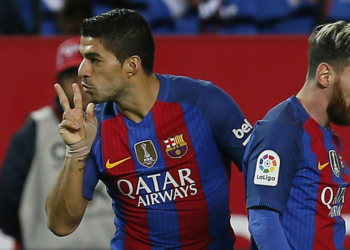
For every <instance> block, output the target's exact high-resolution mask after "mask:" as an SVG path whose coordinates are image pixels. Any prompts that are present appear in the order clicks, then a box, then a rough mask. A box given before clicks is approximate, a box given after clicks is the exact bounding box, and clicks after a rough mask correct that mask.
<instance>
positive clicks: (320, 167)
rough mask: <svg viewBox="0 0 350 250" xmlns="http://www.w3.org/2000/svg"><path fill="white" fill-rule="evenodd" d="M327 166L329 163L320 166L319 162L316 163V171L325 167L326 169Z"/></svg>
mask: <svg viewBox="0 0 350 250" xmlns="http://www.w3.org/2000/svg"><path fill="white" fill-rule="evenodd" d="M328 164H329V162H327V163H325V164H322V165H321V164H320V162H318V170H320V171H321V170H322V169H324V168H325V167H327V166H328Z"/></svg>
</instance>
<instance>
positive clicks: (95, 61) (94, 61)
mask: <svg viewBox="0 0 350 250" xmlns="http://www.w3.org/2000/svg"><path fill="white" fill-rule="evenodd" d="M90 61H91V63H98V62H100V60H97V59H95V58H91V59H90Z"/></svg>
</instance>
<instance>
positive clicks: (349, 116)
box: [327, 66, 350, 126]
mask: <svg viewBox="0 0 350 250" xmlns="http://www.w3.org/2000/svg"><path fill="white" fill-rule="evenodd" d="M327 115H328V117H329V120H330V122H331V123H334V124H336V125H339V126H349V125H350V66H347V67H345V69H344V71H343V72H342V74H341V75H340V76H338V77H337V79H336V81H335V83H334V87H333V91H332V94H331V98H330V100H329V103H328V106H327Z"/></svg>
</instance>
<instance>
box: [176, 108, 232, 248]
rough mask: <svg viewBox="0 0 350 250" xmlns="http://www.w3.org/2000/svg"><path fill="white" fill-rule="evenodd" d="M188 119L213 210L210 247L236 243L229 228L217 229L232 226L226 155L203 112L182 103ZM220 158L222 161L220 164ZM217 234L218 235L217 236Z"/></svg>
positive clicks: (204, 187)
mask: <svg viewBox="0 0 350 250" xmlns="http://www.w3.org/2000/svg"><path fill="white" fill-rule="evenodd" d="M182 108H183V111H184V114H185V116H184V119H185V123H186V127H187V130H188V133H189V136H190V140H191V143H192V146H193V148H194V151H195V155H196V160H197V164H198V166H200V168H199V174H200V178H201V184H202V189H203V192H204V195H205V200H206V203H207V207H208V212H209V218H208V220H209V233H210V236H211V238H212V239H213V240H212V242H211V244H210V246H209V249H218V246H225V245H228V244H232V242H228V239H231V236H230V232H229V230H225V232H217V229H222V228H228V226H229V225H225V224H226V223H227V221H229V219H227V216H229V214H230V211H229V210H228V209H227V208H229V204H228V203H229V200H228V197H229V190H228V188H229V184H228V180H227V173H226V171H225V169H226V168H225V166H224V162H223V161H222V156H221V154H220V152H219V150H218V148H217V145H216V143H215V140H214V138H213V134H212V132H211V131H210V129H209V127H208V125H207V123H206V120H205V118H204V117H203V115H202V113H201V112H200V111H199V110H198V109H197V108H195V107H192V106H188V105H182ZM218 162H221V164H220V165H218ZM216 237H217V238H216Z"/></svg>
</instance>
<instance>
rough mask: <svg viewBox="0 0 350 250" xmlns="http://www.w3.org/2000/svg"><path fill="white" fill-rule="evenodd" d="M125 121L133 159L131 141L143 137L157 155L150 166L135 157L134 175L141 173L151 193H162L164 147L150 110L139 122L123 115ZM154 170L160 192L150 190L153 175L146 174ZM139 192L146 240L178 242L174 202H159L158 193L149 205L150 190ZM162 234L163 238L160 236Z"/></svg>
mask: <svg viewBox="0 0 350 250" xmlns="http://www.w3.org/2000/svg"><path fill="white" fill-rule="evenodd" d="M125 123H126V125H127V127H128V131H129V135H128V138H129V147H130V151H131V153H132V155H133V158H134V159H137V155H136V152H135V150H134V145H135V144H136V143H139V142H140V141H143V140H151V141H152V142H153V145H154V147H155V150H156V152H157V157H158V158H157V161H156V163H155V164H154V165H153V166H152V167H150V168H148V167H145V166H143V165H141V164H140V163H139V162H138V161H135V171H136V173H137V176H139V177H140V176H143V180H144V182H145V183H146V184H147V186H148V187H149V188H150V189H151V190H152V194H157V195H159V193H161V194H164V192H163V191H162V189H163V185H164V176H165V173H166V171H167V168H166V161H165V159H164V156H163V154H162V152H163V151H164V150H165V146H164V145H159V142H158V139H157V134H156V131H155V125H154V122H153V116H152V113H151V112H150V113H149V114H148V115H147V116H146V117H145V118H144V119H143V120H142V121H141V122H140V123H134V122H131V121H130V120H127V119H126V118H125ZM136 127H137V129H136ZM158 173H161V177H158V178H157V177H154V178H156V180H157V183H158V187H159V190H160V191H161V192H158V193H157V192H154V190H155V187H154V183H153V178H147V176H150V175H154V174H158ZM135 188H136V187H135ZM167 191H168V192H171V189H170V188H169V189H168V190H167ZM140 193H141V197H143V201H144V202H146V204H147V206H146V207H145V208H146V209H147V220H148V222H149V223H148V226H149V228H148V229H149V240H150V242H153V243H157V242H159V245H157V246H152V249H154V250H155V249H164V248H165V247H166V246H164V245H161V243H160V242H167V243H168V246H169V245H171V246H176V245H180V229H179V223H178V219H177V218H178V217H177V214H178V213H177V210H176V206H175V203H174V202H173V201H168V202H162V201H161V198H159V196H158V198H157V199H156V200H159V201H160V203H159V204H157V203H155V202H154V203H155V204H153V205H152V198H151V196H150V194H147V190H146V189H142V190H141V191H140ZM148 204H149V205H148ZM171 214H173V215H171ZM165 236H166V237H167V238H164V237H165ZM170 239H177V240H176V242H171V241H169V240H170Z"/></svg>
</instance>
